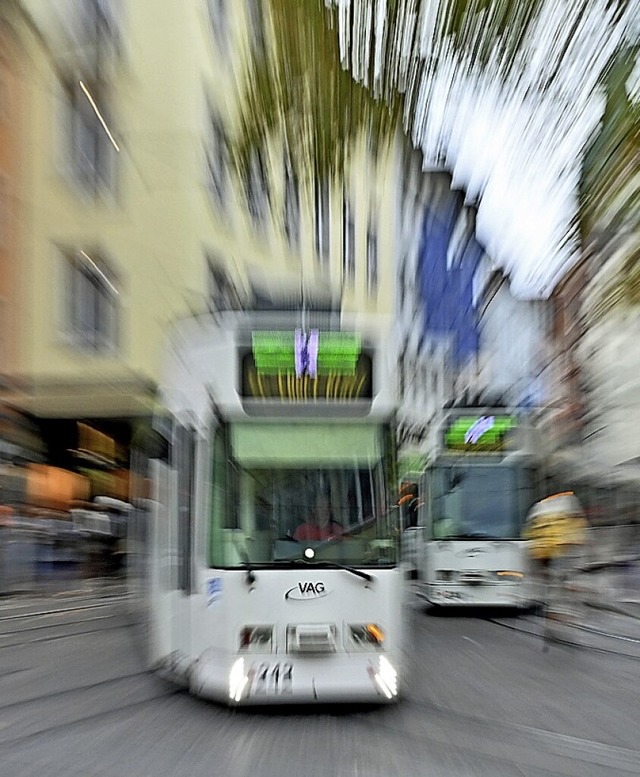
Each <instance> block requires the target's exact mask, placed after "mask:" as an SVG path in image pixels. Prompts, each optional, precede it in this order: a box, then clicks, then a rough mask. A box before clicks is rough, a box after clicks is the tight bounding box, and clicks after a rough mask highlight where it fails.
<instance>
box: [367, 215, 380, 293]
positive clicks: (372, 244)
mask: <svg viewBox="0 0 640 777" xmlns="http://www.w3.org/2000/svg"><path fill="white" fill-rule="evenodd" d="M367 288H368V290H369V293H372V292H374V291H376V289H377V288H378V236H377V234H376V232H375V227H374V225H373V222H372V221H369V227H368V229H367Z"/></svg>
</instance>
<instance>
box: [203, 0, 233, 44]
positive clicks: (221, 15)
mask: <svg viewBox="0 0 640 777" xmlns="http://www.w3.org/2000/svg"><path fill="white" fill-rule="evenodd" d="M207 11H208V12H209V21H210V23H211V29H212V30H213V37H214V38H215V41H216V45H217V47H218V49H219V51H220V52H223V53H226V52H227V51H228V46H229V0H207Z"/></svg>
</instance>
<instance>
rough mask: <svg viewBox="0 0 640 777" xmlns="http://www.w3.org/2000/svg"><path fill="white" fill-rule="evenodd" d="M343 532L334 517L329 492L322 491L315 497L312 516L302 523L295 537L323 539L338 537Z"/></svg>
mask: <svg viewBox="0 0 640 777" xmlns="http://www.w3.org/2000/svg"><path fill="white" fill-rule="evenodd" d="M341 532H342V526H341V525H340V524H339V523H338V522H337V521H336V520H334V519H333V516H332V514H331V502H330V499H329V497H328V495H327V494H325V493H323V492H320V493H319V494H318V495H317V496H316V499H315V503H314V507H313V510H312V513H311V517H310V518H309V520H307V521H306V523H303V524H300V526H298V528H297V529H296V530H295V532H294V533H293V539H294V540H297V541H298V542H300V541H304V540H309V541H311V542H313V541H316V542H317V541H321V540H328V539H331V538H332V537H337V536H338V535H339V534H340V533H341Z"/></svg>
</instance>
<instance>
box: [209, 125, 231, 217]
mask: <svg viewBox="0 0 640 777" xmlns="http://www.w3.org/2000/svg"><path fill="white" fill-rule="evenodd" d="M228 167H229V166H228V149H227V136H226V133H225V131H224V127H223V125H222V122H221V120H220V117H219V116H216V115H215V114H213V113H212V114H211V137H210V142H209V149H208V151H207V181H208V188H209V191H210V193H211V196H212V197H213V199H214V200H215V202H216V204H217V205H218V207H220V208H224V205H225V200H226V193H227V184H228Z"/></svg>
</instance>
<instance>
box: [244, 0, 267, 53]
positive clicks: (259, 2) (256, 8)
mask: <svg viewBox="0 0 640 777" xmlns="http://www.w3.org/2000/svg"><path fill="white" fill-rule="evenodd" d="M247 13H248V17H249V19H248V22H249V39H250V42H251V47H252V49H253V53H254V55H256V56H258V57H264V56H266V50H267V49H266V34H265V19H264V11H263V0H247Z"/></svg>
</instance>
